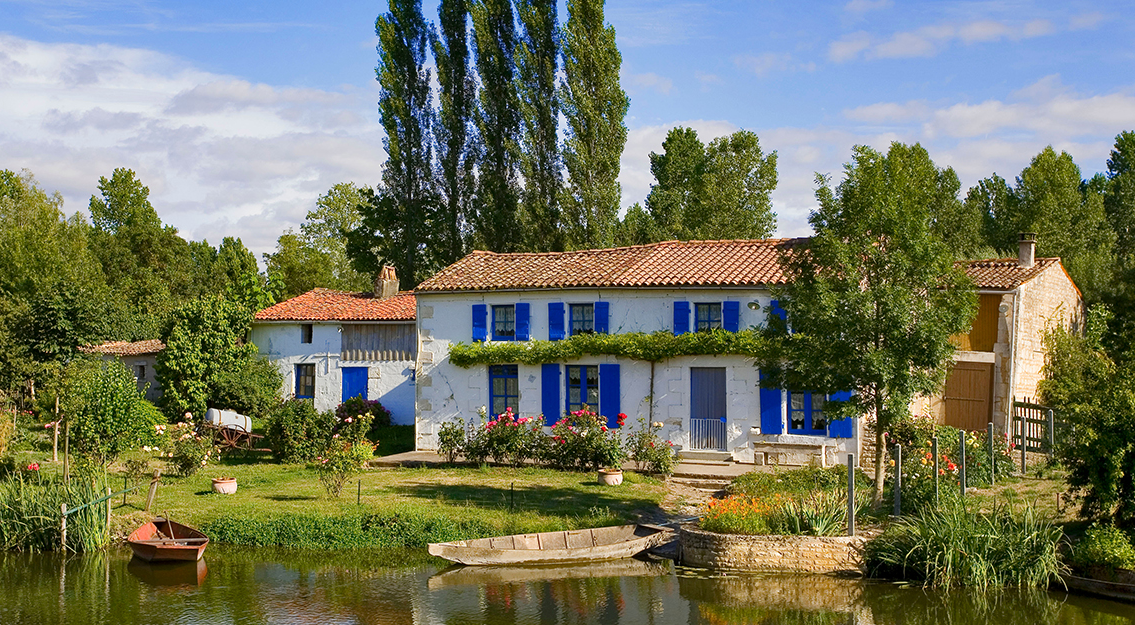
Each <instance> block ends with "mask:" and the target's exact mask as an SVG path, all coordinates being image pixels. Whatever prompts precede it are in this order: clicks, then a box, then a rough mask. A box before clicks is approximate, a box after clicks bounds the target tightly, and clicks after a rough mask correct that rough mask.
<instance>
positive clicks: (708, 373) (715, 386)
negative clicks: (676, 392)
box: [690, 367, 726, 451]
mask: <svg viewBox="0 0 1135 625" xmlns="http://www.w3.org/2000/svg"><path fill="white" fill-rule="evenodd" d="M725 404H726V401H725V367H690V447H692V448H693V449H707V450H718V451H724V450H725V420H726V414H725Z"/></svg>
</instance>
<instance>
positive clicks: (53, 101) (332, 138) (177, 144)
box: [0, 35, 385, 255]
mask: <svg viewBox="0 0 1135 625" xmlns="http://www.w3.org/2000/svg"><path fill="white" fill-rule="evenodd" d="M374 100H375V94H374V93H373V92H370V91H366V90H361V89H348V88H344V89H341V90H338V91H325V90H317V89H298V88H292V87H284V86H276V85H266V84H254V83H250V82H248V81H245V80H241V79H239V78H236V77H233V76H224V75H218V74H213V73H210V72H206V71H202V70H200V69H198V68H196V67H194V66H192V65H190V64H188V63H186V62H184V61H181V60H179V59H176V58H174V57H170V56H167V55H163V54H159V53H156V52H153V51H150V50H143V49H135V48H124V47H118V46H111V45H76V44H49V43H40V42H35V41H29V40H25V39H20V38H16V37H12V36H8V35H0V120H3V123H2V124H0V168H4V169H14V170H19V169H22V168H27V169H30V170H31V171H33V172H34V173H35V174H36V176H37V178H38V179H39V180H40V182H41V183H42V184H43V185H44V186H45V187H46V188H48V189H53V190H54V189H58V190H59V191H60V192H61V193H62V194H63V196H64V199H65V201H66V204H65V210H66V211H67V212H74V211H77V210H82V209H84V208H85V207H86V205H87V199H88V198H89V197H90V196H91V195H92V194H93V193H95V192H96V191H97V190H96V185H97V182H98V178H99V177H100V176H109V175H110V173H111V171H112V170H113V169H114V168H115V167H129V168H131V169H134V170H135V171H137V172H138V175H139V177H140V178H141V180H142V182H143V183H145V184H146V185H148V186H149V187H150V191H151V194H150V197H151V201H152V202H153V203H154V206H155V208H156V209H157V210H158V213H159V215H161V217H162V219H163V220H164V221H166V222H167V223H170V224H172V225H174V226H176V227H177V228H179V229H180V230H181V231H182V234H183V235H185V236H187V237H190V238H197V239H199V238H202V237H208V238H209V240H210V241H212V242H213V243H217V242H218V241H219V240H220V239H221V238H222V237H223V236H239V237H241V238H242V239H243V240H244V242H245V244H246V245H248V246H249V248H250V249H252V250H253V251H254V252H256V253H257V254H258V255H259V253H260V252H263V251H267V250H269V249H271V248H272V247H273V246H274V245H275V239H276V237H277V236H278V235H279V234H280V233H281V232H282V231H283V230H284V229H285V228H288V227H294V226H296V225H297V224H298V223H299V221H301V220H302V219H303V217H304V215H305V214H306V212H307V210H309V209H311V208H313V207H314V205H315V199H316V197H318V195H319V194H321V193H324V192H326V191H327V189H329V188H330V187H331V186H332V185H333V184H335V183H338V182H344V181H348V180H353V181H355V182H358V183H360V184H373V183H374V182H375V181H377V180H378V178H379V175H380V169H381V165H382V162H383V160H384V156H385V155H384V152H383V150H382V131H381V128H380V127H379V126H378V124H377V123H376V122H375V121H374V117H375V113H374V104H373V102H374Z"/></svg>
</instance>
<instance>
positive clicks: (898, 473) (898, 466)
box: [895, 445, 902, 516]
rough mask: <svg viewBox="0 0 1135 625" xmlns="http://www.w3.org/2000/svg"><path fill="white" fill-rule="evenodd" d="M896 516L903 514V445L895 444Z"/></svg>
mask: <svg viewBox="0 0 1135 625" xmlns="http://www.w3.org/2000/svg"><path fill="white" fill-rule="evenodd" d="M895 516H902V445H895Z"/></svg>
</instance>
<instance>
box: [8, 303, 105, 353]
mask: <svg viewBox="0 0 1135 625" xmlns="http://www.w3.org/2000/svg"><path fill="white" fill-rule="evenodd" d="M100 296H103V294H98V293H95V292H93V291H92V290H90V289H88V288H84V287H83V286H81V285H75V284H71V285H68V284H62V285H59V287H57V288H55V289H52V290H49V291H44V292H41V293H40V294H39V295H37V296H36V298H35V299H34V300H33V301H32V303H31V308H30V309H29V311H28V314H27V318H26V322H25V323H24V324H21V325H22V326H23V330H24V332H23V338H24V341H26V343H27V345H28V347H29V348H30V351H31V354H32V356H33V357H34V358H35V359H36V360H37V361H38V362H48V361H52V360H55V361H60V362H65V361H68V360H70V359H72V358H74V357H75V356H76V355H77V354H78V353H79V352H78V350H79V347H80V346H82V345H90V344H93V343H98V342H101V341H102V340H103V339H104V338H106V336H107V335H108V332H109V328H108V327H107V323H106V310H105V306H104V302H103V300H102V297H100Z"/></svg>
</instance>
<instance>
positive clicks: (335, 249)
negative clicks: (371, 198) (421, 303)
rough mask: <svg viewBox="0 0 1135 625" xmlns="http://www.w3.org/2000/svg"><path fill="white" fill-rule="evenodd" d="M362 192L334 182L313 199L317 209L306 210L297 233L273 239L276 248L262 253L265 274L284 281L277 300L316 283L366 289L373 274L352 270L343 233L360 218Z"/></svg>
mask: <svg viewBox="0 0 1135 625" xmlns="http://www.w3.org/2000/svg"><path fill="white" fill-rule="evenodd" d="M362 191H363V190H362V189H360V188H358V187H356V186H355V184H354V183H350V182H346V183H339V184H336V185H334V186H333V187H331V189H330V190H328V191H327V193H325V194H324V195H321V196H319V199H317V200H316V202H315V203H316V208H315V210H312V211H308V213H307V220H306V221H304V222H303V223H302V224H300V232H299V233H296V232H294V231H292V230H291V229H289V230H287V231H285V232H284V234H282V235H280V237H279V238H278V239H277V240H276V251H275V252H272V253H270V254H264V262H265V263H266V264H267V266H268V275H269V276H271V277H273V278H278V279H279V280H280V281H281V282H282V283H283V285H282V289H281V290H280V293H279V297H278V298H277V299H279V300H281V301H282V300H285V299H289V298H292V297H295V296H297V295H300V294H303V293H306V292H308V291H310V290H312V289H314V288H317V287H323V288H328V289H339V290H343V291H367V290H370V288H371V286H373V280H372V278H371V274H365V273H359V272H358V271H355V269H354V267H352V266H351V261H350V259H349V258H348V256H347V244H346V239H347V233H349V232H351V231H352V230H354V229H355V228H358V227H359V225H360V224H361V223H362V215H360V214H359V204H361V203H362V202H363V194H362ZM270 290H271V289H270Z"/></svg>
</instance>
